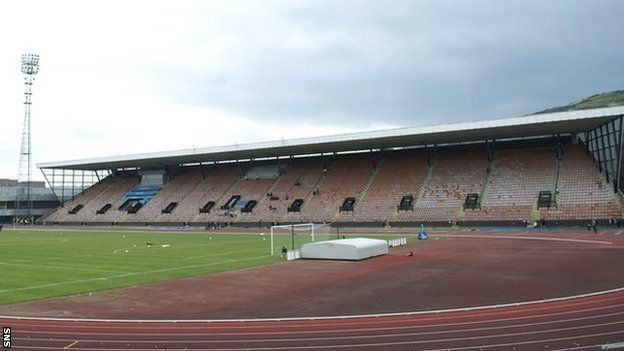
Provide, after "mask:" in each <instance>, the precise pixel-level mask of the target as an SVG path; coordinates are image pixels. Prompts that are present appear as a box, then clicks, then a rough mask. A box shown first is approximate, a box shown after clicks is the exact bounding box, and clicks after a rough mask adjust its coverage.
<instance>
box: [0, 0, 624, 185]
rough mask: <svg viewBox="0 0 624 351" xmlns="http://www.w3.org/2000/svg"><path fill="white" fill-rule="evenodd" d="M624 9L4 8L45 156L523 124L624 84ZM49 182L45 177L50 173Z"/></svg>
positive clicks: (11, 114)
mask: <svg viewBox="0 0 624 351" xmlns="http://www.w3.org/2000/svg"><path fill="white" fill-rule="evenodd" d="M623 15H624V1H616V0H613V1H596V0H588V1H570V0H562V1H543V0H541V1H526V0H523V1H499V0H493V1H382V0H377V1H365V0H353V1H336V0H333V1H302V0H297V1H292V0H287V1H232V0H229V1H202V2H200V1H168V2H159V1H110V0H108V1H102V2H98V3H96V2H92V1H77V2H66V1H58V0H57V1H41V2H39V1H1V2H0V33H2V34H1V35H0V53H1V55H0V118H1V121H2V123H1V126H2V127H1V128H2V129H1V130H2V134H1V135H2V139H1V142H0V177H10V178H15V177H16V175H17V160H18V153H19V143H20V135H21V129H22V118H23V104H22V101H23V79H22V77H21V75H20V56H21V54H22V53H26V52H32V53H38V54H40V55H41V61H40V63H41V68H40V73H39V75H37V79H36V81H35V85H34V96H33V106H32V132H33V157H34V162H35V163H39V162H47V161H59V160H66V159H76V158H86V157H97V156H111V155H118V154H128V153H138V152H150V151H162V150H171V149H183V148H192V147H206V146H213V145H224V144H234V143H243V142H250V141H260V140H271V139H280V138H282V137H283V138H292V137H302V136H316V135H323V134H334V133H342V132H351V131H362V130H371V129H382V128H392V127H400V126H415V125H423V124H427V125H430V124H439V123H446V122H458V121H472V120H482V119H490V118H501V117H511V116H516V115H522V114H526V113H530V112H534V111H536V110H540V109H543V108H546V107H551V106H554V105H561V104H565V103H567V102H570V101H573V100H576V99H578V98H582V97H585V96H588V95H592V94H594V93H599V92H604V91H609V90H614V89H622V88H624V84H623V79H622V77H624V45H622V43H623V39H622V38H623V36H624V20H623V19H622V18H623ZM36 174H37V175H39V172H38V171H36Z"/></svg>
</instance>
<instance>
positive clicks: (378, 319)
mask: <svg viewBox="0 0 624 351" xmlns="http://www.w3.org/2000/svg"><path fill="white" fill-rule="evenodd" d="M618 234H619V233H618ZM612 241H614V242H615V243H616V244H621V243H619V242H618V241H619V240H612ZM0 324H1V325H2V326H11V327H12V334H13V335H12V341H13V348H14V349H16V350H63V349H66V350H67V349H68V350H102V349H104V350H128V349H131V350H223V351H226V350H227V351H229V350H240V351H243V350H362V351H364V350H384V351H385V350H389V351H392V350H603V349H611V350H624V290H618V291H614V292H609V293H604V294H597V295H593V296H586V297H579V298H573V299H566V300H560V301H550V302H542V303H532V304H525V305H516V306H503V307H492V308H480V309H471V310H464V311H461V310H455V311H445V312H426V313H412V314H403V315H391V316H365V317H358V318H326V319H315V320H311V319H299V320H296V319H295V320H266V321H178V322H172V321H134V322H132V321H123V322H122V321H69V320H54V319H49V320H44V319H19V318H6V317H0Z"/></svg>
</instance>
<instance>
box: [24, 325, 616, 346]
mask: <svg viewBox="0 0 624 351" xmlns="http://www.w3.org/2000/svg"><path fill="white" fill-rule="evenodd" d="M618 334H621V335H624V330H618V331H613V332H605V333H596V334H583V335H574V336H567V337H559V338H551V339H540V340H530V341H519V342H508V343H502V344H487V345H474V346H463V347H452V348H448V347H446V348H443V349H426V350H422V349H420V350H422V351H448V350H469V349H486V348H494V347H505V346H514V345H516V346H517V345H530V344H537V343H542V344H547V343H551V344H552V343H553V342H557V341H567V340H578V339H586V338H595V337H601V336H610V335H618ZM377 337H383V336H381V335H379V336H377ZM491 337H499V336H498V335H494V336H489V335H487V336H483V337H478V338H463V339H465V340H475V339H483V338H491ZM30 340H34V339H30ZM457 340H459V339H450V340H449V339H439V340H418V341H395V342H377V343H368V344H341V345H335V344H334V345H318V346H317V345H314V346H311V345H309V346H278V347H276V346H272V347H243V348H240V347H237V348H209V349H204V348H202V349H194V348H191V350H212V351H251V350H275V349H279V350H301V349H335V348H338V349H343V350H344V349H353V348H361V347H366V348H370V347H372V346H373V347H374V346H377V347H383V346H398V345H417V344H425V343H435V342H442V343H445V342H452V341H457ZM45 341H50V339H45ZM283 341H284V342H289V341H292V340H291V339H284V340H283ZM96 342H107V343H111V344H112V343H116V342H118V341H117V340H115V341H111V340H97V341H96ZM123 342H127V341H123ZM131 342H132V343H133V344H137V343H144V341H140V340H132V341H131ZM197 342H198V343H204V344H206V343H211V342H213V341H206V340H201V341H197ZM238 342H240V343H243V342H249V340H240V341H238ZM159 343H160V344H162V342H159ZM185 343H189V341H186V342H185ZM16 348H17V347H16ZM30 348H32V349H41V350H49V349H53V348H47V347H32V346H31V347H30ZM106 349H107V350H115V351H116V350H126V349H113V348H106ZM188 349H189V348H188V347H185V348H184V349H177V348H167V350H170V351H171V350H188ZM77 350H81V349H77ZM85 350H87V349H85ZM89 350H90V349H89ZM133 350H154V348H149V349H133Z"/></svg>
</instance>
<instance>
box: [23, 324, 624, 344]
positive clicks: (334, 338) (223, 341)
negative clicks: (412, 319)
mask: <svg viewBox="0 0 624 351" xmlns="http://www.w3.org/2000/svg"><path fill="white" fill-rule="evenodd" d="M619 324H624V320H622V321H617V322H609V323H599V324H586V325H576V326H572V327H566V328H554V329H539V330H532V331H521V332H512V333H504V334H492V333H488V334H485V335H476V336H460V337H446V338H443V339H422V340H414V343H420V344H424V343H437V342H444V343H449V342H457V341H466V340H479V339H495V338H508V337H517V336H530V335H535V334H547V333H560V332H568V331H574V330H579V329H588V328H599V327H609V326H614V325H619ZM492 329H498V328H492ZM486 330H488V328H477V329H475V330H470V329H468V330H457V331H455V330H440V331H436V332H414V333H390V334H372V335H349V336H319V337H304V338H301V337H295V338H264V339H243V340H241V339H240V338H234V339H217V340H184V341H183V342H184V343H188V344H197V343H206V342H210V343H215V344H235V343H241V342H243V341H244V342H251V343H271V342H284V341H289V342H309V341H322V342H332V344H333V343H334V342H339V341H345V340H365V339H376V338H380V337H381V338H383V339H391V338H405V337H419V336H427V335H440V334H441V335H446V334H456V333H461V332H463V331H465V332H468V333H470V332H472V331H486ZM618 331H619V332H621V333H624V328H620V329H619V330H618ZM293 334H297V332H293ZM135 335H137V334H135ZM52 339H53V340H54V341H63V342H71V341H72V340H76V338H72V339H64V338H54V337H53V338H52ZM18 340H35V341H43V340H50V337H45V338H32V337H28V338H19V339H18ZM79 340H80V342H89V343H96V342H101V341H103V339H79ZM107 341H108V342H111V343H124V344H125V343H135V344H137V343H141V344H156V343H163V342H166V341H167V340H163V339H155V340H132V339H125V340H124V339H119V338H116V339H113V340H107Z"/></svg>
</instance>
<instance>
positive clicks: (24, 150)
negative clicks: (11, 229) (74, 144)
mask: <svg viewBox="0 0 624 351" xmlns="http://www.w3.org/2000/svg"><path fill="white" fill-rule="evenodd" d="M37 73H39V55H35V54H23V55H22V74H23V75H24V125H23V127H22V143H21V148H20V155H19V169H18V174H17V189H16V192H15V209H14V215H13V222H14V224H28V223H29V224H33V222H34V217H33V201H32V200H33V199H32V144H31V132H30V106H31V105H32V86H33V82H34V81H35V75H36V74H37Z"/></svg>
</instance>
